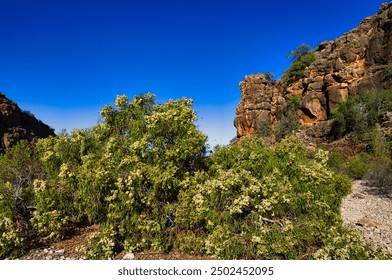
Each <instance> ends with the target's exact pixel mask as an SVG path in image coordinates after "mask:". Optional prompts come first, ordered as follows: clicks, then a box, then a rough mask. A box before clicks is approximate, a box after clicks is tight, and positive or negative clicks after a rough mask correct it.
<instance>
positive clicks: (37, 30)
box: [0, 0, 384, 146]
mask: <svg viewBox="0 0 392 280" xmlns="http://www.w3.org/2000/svg"><path fill="white" fill-rule="evenodd" d="M383 2H384V1H383V0H380V1H378V0H371V1H369V0H355V1H351V0H348V1H341V0H340V1H336V0H330V1H253V0H251V1H247V0H242V1H230V0H226V1H221V0H199V1H196V0H189V1H185V0H183V1H177V0H166V1H156V0H149V1H133V0H129V1H123V0H110V1H108V0H103V1H100V0H95V1H92V0H67V1H63V0H56V1H55V0H35V1H27V0H0V91H1V92H3V93H5V94H6V95H7V97H9V98H10V99H12V100H14V101H16V102H17V103H18V104H19V106H20V107H21V108H22V109H24V110H29V111H31V112H32V113H34V114H35V115H36V116H37V117H38V118H39V119H41V120H42V121H44V122H45V123H47V124H48V125H50V126H51V127H53V128H55V129H56V131H59V130H60V129H62V128H66V129H67V130H71V129H73V128H87V127H91V126H93V125H95V124H96V123H97V121H98V120H99V114H98V112H99V111H100V109H101V108H102V107H103V106H104V105H105V104H113V102H114V99H115V97H116V95H117V94H124V93H126V94H127V95H128V96H130V97H132V96H133V95H135V94H139V93H142V92H152V93H154V94H156V95H157V100H158V101H159V102H165V101H167V100H169V99H176V98H181V97H188V98H192V99H194V101H195V104H194V109H195V111H196V112H197V113H198V117H199V120H198V123H197V124H198V126H199V128H200V129H201V130H202V131H203V132H204V133H206V134H207V135H208V136H209V143H210V144H211V145H212V146H213V145H215V144H218V143H219V144H228V143H229V141H230V139H232V138H233V137H235V135H236V132H235V128H234V126H233V120H234V117H235V109H236V107H237V105H238V102H239V101H240V98H241V92H240V90H239V87H238V83H239V82H240V81H241V80H242V79H243V78H244V76H245V75H249V74H252V73H260V72H266V71H271V72H273V73H274V74H275V76H276V77H280V76H281V74H282V72H283V71H284V70H285V69H287V68H288V66H289V64H290V60H288V59H287V58H285V55H286V54H287V53H289V52H290V50H292V49H294V48H295V47H296V46H298V45H299V44H302V43H307V44H309V45H311V46H312V47H316V46H317V45H318V43H320V42H322V41H325V40H332V39H335V38H337V37H339V36H340V35H342V34H343V33H345V32H348V31H350V30H351V29H352V28H354V27H356V26H357V25H358V24H359V23H360V22H361V21H362V19H363V18H365V17H366V16H370V15H373V14H375V13H376V12H377V10H378V8H379V7H380V5H381V4H382V3H383Z"/></svg>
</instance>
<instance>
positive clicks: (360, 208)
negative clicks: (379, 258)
mask: <svg viewBox="0 0 392 280" xmlns="http://www.w3.org/2000/svg"><path fill="white" fill-rule="evenodd" d="M342 215H343V218H344V222H345V223H346V224H352V225H354V226H355V227H356V228H358V229H360V230H361V231H362V232H363V238H364V240H365V241H367V242H370V243H373V244H377V245H380V246H383V247H386V248H387V250H388V251H389V253H390V254H392V200H391V199H390V198H388V197H385V196H383V195H381V194H377V193H376V192H374V190H373V189H372V188H370V187H369V186H368V184H367V182H366V181H364V180H358V181H355V182H354V183H353V192H352V193H351V194H350V195H349V196H347V197H346V199H345V200H344V201H343V206H342Z"/></svg>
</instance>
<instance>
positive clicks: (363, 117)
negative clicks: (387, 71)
mask: <svg viewBox="0 0 392 280" xmlns="http://www.w3.org/2000/svg"><path fill="white" fill-rule="evenodd" d="M390 111H392V90H381V91H376V92H369V93H363V94H359V95H356V96H354V97H349V98H348V100H347V101H345V102H342V103H341V104H340V105H339V107H338V108H337V109H336V110H335V111H334V112H332V117H333V120H334V123H333V134H334V135H335V137H336V138H341V137H343V136H345V135H347V134H350V139H351V141H352V142H353V143H354V144H359V143H364V144H369V145H372V140H373V139H374V135H372V134H374V133H375V132H374V129H375V127H376V124H377V122H378V120H379V117H380V116H381V115H382V114H383V113H385V112H390Z"/></svg>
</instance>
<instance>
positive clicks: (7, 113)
mask: <svg viewBox="0 0 392 280" xmlns="http://www.w3.org/2000/svg"><path fill="white" fill-rule="evenodd" d="M54 135H55V134H54V130H53V128H51V127H49V126H48V125H46V124H44V123H43V122H42V121H40V120H37V119H36V118H35V116H34V115H33V114H31V113H29V112H26V111H22V110H21V109H20V108H19V106H18V105H17V104H16V103H15V102H13V101H11V100H9V99H8V98H7V97H6V96H5V95H4V94H3V93H0V152H4V151H5V150H6V149H8V148H10V147H12V145H14V144H15V143H16V142H18V141H19V140H22V139H28V140H31V139H34V138H46V137H48V136H54Z"/></svg>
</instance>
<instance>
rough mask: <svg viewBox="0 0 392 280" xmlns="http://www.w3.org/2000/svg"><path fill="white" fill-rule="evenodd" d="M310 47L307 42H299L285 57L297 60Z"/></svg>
mask: <svg viewBox="0 0 392 280" xmlns="http://www.w3.org/2000/svg"><path fill="white" fill-rule="evenodd" d="M310 50H311V48H310V46H309V45H308V44H301V45H299V46H298V47H296V48H295V49H294V50H292V51H290V54H288V55H286V57H287V58H291V59H294V60H297V59H298V58H300V57H301V56H303V55H304V54H306V53H308V52H310Z"/></svg>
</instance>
